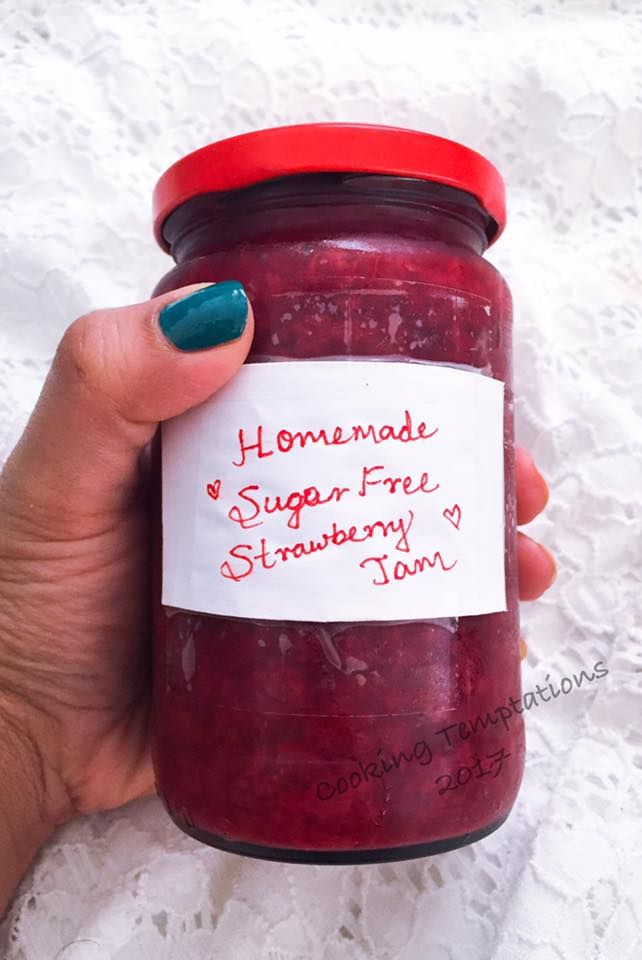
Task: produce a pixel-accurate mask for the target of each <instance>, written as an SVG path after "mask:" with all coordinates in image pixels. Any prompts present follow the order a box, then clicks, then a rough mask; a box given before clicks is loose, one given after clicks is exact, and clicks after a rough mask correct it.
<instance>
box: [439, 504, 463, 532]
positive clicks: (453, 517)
mask: <svg viewBox="0 0 642 960" xmlns="http://www.w3.org/2000/svg"><path fill="white" fill-rule="evenodd" d="M443 516H444V517H445V518H446V520H449V521H450V523H452V525H453V527H454V528H455V530H459V522H460V520H461V510H460V508H459V507H458V505H457V504H455V506H454V507H453V508H452V510H449V509H448V507H446V509H445V510H444V512H443Z"/></svg>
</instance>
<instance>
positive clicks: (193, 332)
mask: <svg viewBox="0 0 642 960" xmlns="http://www.w3.org/2000/svg"><path fill="white" fill-rule="evenodd" d="M247 312H248V301H247V294H246V292H245V289H244V287H243V284H242V283H239V282H238V281H237V280H224V281H222V282H221V283H214V284H212V285H211V286H209V287H203V289H202V290H197V291H196V292H195V293H190V294H189V295H188V296H187V297H181V299H180V300H175V301H174V302H173V303H168V304H167V306H166V307H163V309H162V310H161V312H160V316H159V318H158V322H159V325H160V328H161V330H162V331H163V333H164V334H165V336H166V337H167V339H168V340H170V341H171V342H172V343H173V344H174V346H175V347H178V349H179V350H207V349H208V348H209V347H216V346H219V345H220V344H222V343H229V342H230V340H236V339H237V338H238V337H240V336H241V334H242V333H243V331H244V330H245V326H246V324H247Z"/></svg>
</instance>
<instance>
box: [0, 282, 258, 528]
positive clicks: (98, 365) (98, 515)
mask: <svg viewBox="0 0 642 960" xmlns="http://www.w3.org/2000/svg"><path fill="white" fill-rule="evenodd" d="M252 332H253V316H252V309H251V307H250V305H249V302H248V299H247V296H246V294H245V290H244V289H243V287H242V286H241V284H240V283H237V282H236V281H225V282H223V283H217V284H208V285H203V284H198V285H192V286H189V287H184V288H182V289H180V290H174V291H172V292H171V293H166V294H163V295H162V296H160V297H156V298H154V299H153V300H148V301H147V302H145V303H138V304H134V305H133V306H130V307H121V308H117V309H112V310H97V311H96V312H94V313H90V314H87V315H86V316H84V317H81V318H80V319H79V320H76V321H75V323H73V324H72V325H71V326H70V327H69V328H68V330H67V332H66V333H65V335H64V337H63V339H62V341H61V343H60V345H59V347H58V350H57V352H56V356H55V358H54V362H53V365H52V368H51V370H50V372H49V374H48V376H47V379H46V381H45V384H44V387H43V390H42V393H41V395H40V398H39V400H38V403H37V405H36V408H35V410H34V412H33V414H32V416H31V419H30V421H29V423H28V425H27V428H26V430H25V432H24V434H23V436H22V438H21V440H20V441H19V443H18V445H17V447H16V449H15V450H14V452H13V453H12V455H11V457H10V458H9V460H8V461H7V464H6V466H5V469H4V471H3V476H2V492H3V493H4V494H5V495H7V494H8V495H9V498H10V503H11V505H12V510H14V511H15V504H16V503H21V504H24V506H25V509H26V510H28V514H29V517H28V519H29V521H30V522H33V523H34V524H36V526H37V527H38V528H42V527H44V528H45V529H46V530H48V531H50V530H52V527H54V526H57V525H58V524H60V525H61V526H62V528H63V529H64V532H65V536H70V537H71V536H74V532H73V531H74V530H77V531H80V532H82V533H83V534H85V535H86V534H88V533H89V532H90V531H91V530H92V529H99V528H100V527H102V525H103V523H104V521H105V519H107V518H108V517H109V516H110V515H111V516H113V514H114V513H118V512H119V511H122V509H123V508H124V507H125V506H126V505H127V504H128V503H129V502H130V501H131V496H132V490H133V489H134V488H135V487H136V485H137V481H138V477H139V467H138V464H139V457H140V453H141V451H142V450H143V449H144V448H145V446H146V445H147V444H148V443H149V441H150V440H151V439H152V437H153V435H154V433H155V431H156V428H157V425H158V423H159V421H161V420H167V419H169V418H170V417H174V416H177V415H178V414H180V413H184V412H185V411H186V410H188V409H189V408H190V407H193V406H196V404H198V403H202V402H203V401H204V400H206V399H207V398H208V397H210V396H211V395H212V394H214V393H216V391H217V390H219V389H220V388H221V387H222V386H223V384H224V383H226V381H227V380H229V379H230V377H232V376H233V375H234V374H235V373H236V371H237V370H238V369H239V367H240V366H241V364H242V363H243V361H244V360H245V357H246V356H247V353H248V351H249V349H250V344H251V341H252ZM24 519H26V517H25V518H24Z"/></svg>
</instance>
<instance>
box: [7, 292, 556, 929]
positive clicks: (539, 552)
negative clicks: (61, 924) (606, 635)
mask: <svg viewBox="0 0 642 960" xmlns="http://www.w3.org/2000/svg"><path fill="white" fill-rule="evenodd" d="M201 290H203V292H201V293H199V294H198V295H197V297H196V302H197V303H198V302H200V303H201V311H200V312H199V314H198V316H197V315H196V312H195V313H194V315H193V317H192V321H193V322H192V323H191V326H190V328H189V331H188V332H187V333H186V327H185V326H183V327H182V328H181V329H182V335H181V336H182V344H183V346H185V345H186V343H187V344H188V345H189V347H190V349H189V351H185V350H179V349H177V348H176V347H175V346H173V345H172V344H171V343H170V342H169V340H168V339H166V337H165V336H164V335H163V332H162V330H161V328H160V325H159V322H158V317H159V312H160V310H161V309H162V308H163V306H165V305H166V304H169V303H170V302H173V301H176V300H178V299H179V298H182V297H184V296H186V295H187V294H188V293H190V292H194V291H201ZM205 290H207V291H209V293H205ZM217 291H218V292H217ZM234 291H235V292H234ZM225 294H227V295H232V296H236V298H237V300H236V303H237V307H238V304H239V302H242V306H243V308H244V315H245V310H246V309H247V307H246V304H247V301H246V299H245V296H244V294H243V292H242V289H241V290H239V288H238V285H236V286H234V285H232V284H218V285H216V286H206V285H197V286H194V287H189V288H184V289H182V290H178V291H173V292H172V293H168V294H165V295H163V296H161V297H157V298H156V299H154V300H151V301H149V302H146V303H142V304H137V305H135V306H131V307H125V308H121V309H115V310H104V311H97V312H96V313H92V314H89V315H88V316H86V317H82V318H81V319H80V320H77V321H76V322H75V323H74V324H72V326H71V327H70V328H69V330H68V331H67V333H66V334H65V336H64V338H63V340H62V342H61V345H60V347H59V349H58V352H57V354H56V358H55V361H54V364H53V367H52V369H51V371H50V374H49V376H48V378H47V381H46V383H45V386H44V389H43V392H42V395H41V397H40V399H39V401H38V404H37V406H36V409H35V411H34V413H33V416H32V418H31V420H30V422H29V424H28V426H27V429H26V430H25V433H24V435H23V437H22V439H21V441H20V443H19V444H18V446H17V447H16V450H15V451H14V453H13V454H12V456H11V457H10V459H9V461H8V462H7V464H6V467H5V470H4V471H3V474H2V477H1V479H0V518H1V529H0V734H1V736H2V738H3V739H4V746H0V772H1V771H2V767H3V766H4V769H5V772H6V774H7V775H5V777H4V778H3V780H4V782H6V783H8V782H9V780H10V779H11V781H12V782H13V783H14V786H13V788H11V787H10V788H8V789H9V796H3V791H5V786H4V785H3V786H2V787H0V818H1V817H2V815H3V813H4V817H5V820H6V821H7V822H8V823H9V825H10V827H11V836H10V839H9V840H8V841H7V840H5V848H6V849H8V850H9V855H10V856H11V857H12V858H13V861H14V862H17V863H19V864H20V866H18V867H16V868H15V869H14V871H13V873H14V882H15V879H16V878H17V876H18V875H19V871H20V870H22V869H24V867H25V866H26V864H27V863H28V861H29V859H30V858H31V856H33V853H34V851H35V849H36V847H37V844H38V843H39V842H42V839H44V837H45V836H46V835H47V833H48V832H50V831H51V830H52V829H53V828H54V827H55V826H56V825H58V824H60V823H63V822H65V821H67V820H68V819H70V818H71V817H73V816H74V815H77V814H82V813H88V812H91V811H96V810H103V809H108V808H113V807H116V806H119V805H121V804H123V803H125V802H127V801H128V800H131V799H133V798H135V797H138V796H141V795H143V794H146V793H148V792H150V791H151V790H152V788H153V773H152V768H151V761H150V756H149V707H150V703H149V674H148V655H149V644H148V640H149V634H150V625H149V622H148V610H149V592H150V591H149V567H150V559H149V517H148V507H147V502H146V495H145V494H146V483H145V469H144V463H145V461H144V456H143V455H144V452H145V450H146V448H147V446H148V444H149V442H150V440H151V439H152V437H153V435H154V433H155V430H156V427H157V425H158V422H159V421H162V420H166V419H168V418H170V417H174V416H177V415H178V414H180V413H182V412H184V411H185V410H187V409H189V408H190V407H193V406H195V405H196V404H198V403H201V402H202V401H203V400H205V399H206V398H207V397H209V396H211V395H212V394H214V393H215V392H216V391H217V390H218V389H219V388H220V387H221V386H222V385H223V384H224V383H225V382H226V381H227V380H228V379H229V378H230V377H231V376H232V375H233V374H234V373H235V372H236V370H237V369H238V368H239V367H240V365H241V364H242V362H243V360H244V359H245V356H246V354H247V352H248V350H249V347H250V343H251V338H252V311H251V309H249V311H248V316H247V324H246V325H245V328H244V329H239V325H238V324H237V327H236V328H235V329H234V330H232V331H229V330H228V331H227V333H226V332H225V330H224V329H223V326H224V324H222V322H221V317H222V316H223V315H224V314H225V312H226V310H227V313H228V315H229V310H230V307H229V303H228V305H227V307H226V304H225V301H224V296H225ZM213 297H214V298H215V299H216V298H218V300H219V303H218V308H217V305H216V303H215V302H213V301H212V298H213ZM208 300H209V303H208ZM217 309H218V312H217ZM169 313H171V310H170V311H169ZM237 313H238V310H237ZM164 316H165V317H166V318H167V314H164ZM237 319H238V318H237ZM199 322H204V323H205V325H206V326H207V327H208V329H210V331H213V332H214V334H215V336H216V337H218V345H217V346H214V347H211V349H197V347H201V348H203V347H204V346H205V343H204V342H203V337H202V336H200V338H199V334H198V329H199V328H198V323H199ZM163 323H164V327H165V329H166V330H167V329H168V323H167V320H165V321H163ZM176 330H177V328H176V327H175V328H174V333H175V334H176ZM230 333H231V334H233V335H234V338H231V336H230V335H229V334H230ZM188 335H189V336H191V337H192V339H191V340H189V341H186V339H185V338H186V336H188ZM225 341H227V342H225ZM210 342H211V341H210ZM517 487H518V497H517V501H518V522H519V523H526V522H528V521H529V520H530V519H532V518H533V517H534V516H535V515H536V514H537V513H539V512H540V511H541V510H542V509H543V507H544V506H545V504H546V500H547V497H548V492H547V488H546V484H545V482H544V480H543V479H542V477H541V476H540V475H539V473H538V472H537V470H536V468H535V466H534V464H533V462H532V460H531V459H530V457H529V456H528V454H527V453H526V452H525V451H521V450H520V451H518V455H517ZM518 562H519V578H520V593H521V596H522V598H523V599H534V598H535V597H537V596H539V595H540V594H541V593H542V592H543V591H544V590H545V589H547V587H548V586H549V585H550V583H551V582H552V580H553V578H554V573H555V568H554V562H553V560H552V558H551V556H550V554H549V553H548V551H546V550H545V549H544V548H543V547H541V546H540V545H539V544H537V543H535V542H534V541H532V540H530V539H529V538H528V537H526V536H524V535H523V534H520V535H519V545H518ZM3 752H4V758H3ZM0 782H2V781H0ZM25 798H26V800H25ZM3 808H4V810H3ZM1 831H2V826H1V824H0V854H1V853H2V849H1V848H2V840H1ZM12 851H13V852H12ZM9 891H10V885H9V883H8V882H7V886H6V889H5V890H4V896H5V899H6V897H7V896H8V895H9ZM2 895H3V889H2V880H0V912H1V909H2Z"/></svg>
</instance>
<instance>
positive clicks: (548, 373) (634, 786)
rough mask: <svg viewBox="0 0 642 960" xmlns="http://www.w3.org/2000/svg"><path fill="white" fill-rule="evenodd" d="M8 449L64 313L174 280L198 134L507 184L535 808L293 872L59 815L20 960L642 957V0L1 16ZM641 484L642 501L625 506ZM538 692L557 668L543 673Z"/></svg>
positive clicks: (500, 250) (32, 889)
mask: <svg viewBox="0 0 642 960" xmlns="http://www.w3.org/2000/svg"><path fill="white" fill-rule="evenodd" d="M0 35H1V38H2V43H1V44H0V56H2V64H3V66H2V69H3V75H4V77H5V89H6V93H5V97H4V99H3V101H2V103H1V104H0V118H1V121H2V130H3V138H2V144H1V145H0V192H1V193H2V202H3V216H2V220H1V222H0V232H1V233H2V244H1V247H0V258H1V260H2V270H1V271H0V287H1V293H2V297H1V298H2V303H3V319H2V324H1V326H0V382H1V383H2V388H3V389H2V392H1V397H0V457H5V456H6V455H7V453H8V452H9V450H10V449H11V447H12V446H13V444H14V442H15V440H16V439H17V436H18V435H19V432H20V431H21V429H22V427H23V425H24V422H25V420H26V417H27V415H28V413H29V410H30V409H31V407H32V405H33V403H34V400H35V398H36V396H37V392H38V389H39V386H40V384H41V382H42V379H43V376H44V374H45V371H46V369H47V366H48V364H49V362H50V359H51V355H52V352H53V350H54V349H55V345H56V343H57V341H58V339H59V337H60V335H61V333H62V331H63V329H64V328H65V326H66V325H67V324H68V323H69V322H70V321H71V320H72V319H73V318H74V317H75V316H77V315H78V314H80V313H82V312H85V311H87V310H88V309H90V308H91V307H93V306H104V305H108V306H111V305H117V304H119V303H128V302H131V301H133V300H136V299H142V298H144V297H145V296H147V294H148V293H149V291H150V290H151V288H152V287H153V285H154V283H155V281H156V280H157V278H158V277H159V276H161V275H162V274H163V273H164V272H165V271H166V269H167V268H168V263H169V261H168V260H167V258H166V257H164V256H163V254H161V253H160V251H158V250H157V249H156V248H155V246H154V243H153V240H152V238H151V230H150V224H149V220H150V216H149V197H150V194H151V189H152V186H153V184H154V182H155V179H156V177H157V176H158V175H159V173H160V172H162V170H163V169H164V168H165V167H166V166H167V165H168V164H169V163H171V162H172V161H173V160H175V159H176V158H177V157H178V156H180V155H181V154H183V153H185V152H187V151H188V150H190V149H193V148H196V147H198V146H201V145H202V144H204V143H206V142H208V141H211V140H213V139H217V138H219V137H222V136H226V135H232V134H235V133H240V132H243V131H245V130H249V129H252V128H257V127H265V126H271V125H277V124H281V123H291V122H305V121H314V120H320V121H323V120H358V121H362V122H375V123H390V124H395V125H399V126H411V127H417V128H420V129H425V130H427V131H431V132H433V133H437V134H441V135H444V136H450V137H452V138H454V139H459V140H462V141H463V142H465V143H467V144H469V145H470V146H472V147H475V148H477V149H479V150H480V151H481V152H483V153H485V154H487V155H488V156H489V157H490V158H491V159H492V160H493V161H494V162H495V163H496V164H497V165H498V166H499V168H500V169H501V170H502V172H503V174H504V175H505V178H506V180H507V184H508V190H509V226H508V229H507V231H506V234H505V236H504V237H503V238H502V240H501V241H500V242H499V244H498V246H497V249H496V250H495V249H493V251H491V254H490V259H491V260H493V262H495V263H496V264H497V265H498V266H499V268H500V269H501V270H502V272H503V273H504V275H505V276H506V277H507V279H508V281H509V283H510V284H511V287H512V290H513V294H514V299H515V313H516V329H515V360H516V369H515V386H516V393H517V404H516V407H517V432H518V437H519V439H520V440H521V441H522V442H523V443H525V444H527V445H528V446H529V447H530V448H531V449H532V450H533V451H534V453H535V455H536V458H537V460H538V463H539V465H540V467H541V469H542V471H543V472H544V474H545V475H546V476H547V478H548V480H549V482H550V485H551V489H552V496H551V503H550V505H549V508H548V510H547V511H546V515H545V517H543V518H541V519H539V520H538V521H536V522H535V523H534V524H533V530H532V532H533V534H534V535H535V536H538V537H540V538H541V539H542V540H544V542H546V543H547V544H548V545H549V546H550V547H551V548H552V549H553V551H554V552H555V553H556V556H557V558H558V563H559V571H560V572H559V576H558V580H557V583H556V585H555V587H554V588H553V590H552V591H551V592H550V594H549V595H547V597H546V598H545V599H543V600H542V601H541V602H539V603H537V604H536V605H533V606H525V607H524V609H523V623H524V628H523V632H524V635H525V638H526V640H527V642H528V645H529V654H528V658H527V661H526V662H525V664H524V668H523V672H524V688H525V689H526V690H532V689H534V688H535V685H536V684H538V683H540V684H545V683H547V682H550V683H552V684H553V685H554V686H555V687H559V685H560V680H561V678H562V677H565V676H567V677H572V676H573V675H574V674H578V673H579V672H580V671H581V670H582V669H584V670H586V671H588V672H591V671H592V668H593V665H594V664H595V663H596V662H597V661H599V660H602V661H603V662H604V663H605V664H606V666H607V668H608V671H609V672H608V675H607V676H605V677H603V678H600V679H595V680H594V681H593V682H591V683H590V684H586V683H584V684H582V686H581V687H580V688H579V689H577V687H576V686H575V685H574V686H573V689H572V691H571V692H569V693H568V694H567V695H564V696H562V695H560V696H559V697H557V698H555V699H552V698H551V701H550V702H549V703H541V702H540V703H539V705H538V706H537V707H535V706H533V708H532V709H531V710H530V711H529V716H528V725H527V730H528V759H527V768H526V775H525V779H524V782H523V786H522V790H521V794H520V797H519V800H518V802H517V805H516V807H515V809H514V811H513V813H512V815H511V817H510V818H509V820H508V821H507V823H506V824H505V825H504V826H503V827H502V829H501V830H499V831H498V832H497V833H496V834H493V835H492V836H490V837H488V838H487V839H486V840H483V841H481V842H480V843H478V844H476V845H475V846H473V847H469V848H465V849H462V850H459V851H455V852H453V853H449V854H445V855H442V856H438V857H434V858H432V859H426V860H418V861H414V862H408V863H400V864H387V865H379V866H362V867H313V866H288V865H282V864H273V863H263V862H258V861H252V860H247V859H243V858H237V857H234V856H231V855H227V854H224V853H220V852H218V851H215V850H211V849H208V848H206V847H202V846H199V845H198V844H196V843H194V842H192V841H191V840H190V839H189V838H188V837H186V836H183V835H182V834H181V833H179V831H178V830H177V829H176V828H175V827H174V826H173V825H172V824H171V823H170V821H169V820H168V818H167V817H166V815H165V813H164V812H163V810H162V809H161V807H160V804H159V802H158V801H156V800H146V801H140V802H138V803H135V804H132V805H130V806H129V807H128V808H126V809H123V810H120V811H116V812H113V813H109V814H103V815H99V816H94V817H90V818H86V819H84V820H81V821H78V822H76V823H73V824H71V825H69V826H68V827H66V828H65V829H64V830H61V831H60V832H59V833H58V834H57V835H56V836H55V837H54V838H53V839H52V841H51V842H50V843H49V845H48V846H47V848H46V849H45V850H44V851H43V852H42V854H41V855H40V857H39V858H38V860H37V862H36V863H35V864H34V865H33V867H32V869H31V870H30V872H29V874H28V876H27V877H26V878H25V880H24V882H23V884H22V886H21V888H20V890H19V892H18V895H17V897H16V899H15V902H14V905H13V907H12V909H11V911H10V913H9V914H8V916H7V918H6V920H5V922H4V924H3V925H2V927H1V928H0V954H1V955H2V956H3V957H5V958H6V960H134V958H136V960H164V958H167V960H170V958H171V960H176V958H177V957H179V956H180V957H181V960H214V958H221V960H223V958H229V957H235V958H239V960H258V958H262V960H343V958H351V960H373V958H376V960H389V958H390V960H391V958H395V960H419V958H421V960H423V958H424V957H427V958H429V960H464V958H466V960H468V958H475V960H526V958H528V960H577V958H578V957H585V958H587V960H598V958H599V960H610V958H617V960H629V958H630V960H633V958H637V957H640V956H641V955H642V933H641V919H642V918H641V916H640V901H639V895H638V898H637V900H636V898H635V897H634V893H633V891H634V890H636V889H637V890H638V891H639V890H640V889H642V855H641V851H642V827H641V824H642V792H641V791H640V768H642V736H641V735H640V733H639V717H640V712H641V709H642V682H641V677H642V660H641V657H640V649H641V648H640V640H641V639H642V630H641V623H642V616H641V610H640V595H641V593H642V590H641V585H640V573H639V571H640V569H641V562H640V561H641V559H642V558H641V556H640V554H641V549H640V544H641V543H642V537H641V536H640V534H641V530H640V526H641V523H640V520H641V517H640V511H639V508H638V503H639V500H640V497H639V492H638V491H639V490H640V489H641V488H642V389H641V384H640V380H641V378H642V373H641V371H642V336H641V334H640V324H641V322H642V268H641V266H640V262H641V260H640V256H639V243H640V216H641V214H642V204H641V203H640V199H641V189H642V188H641V178H642V71H641V70H640V62H639V51H640V44H641V42H642V5H641V4H640V2H639V0H611V2H609V3H608V4H607V3H605V2H603V0H551V2H548V3H546V4H543V3H537V2H535V0H533V2H521V0H487V2H486V3H483V4H481V3H478V2H477V0H451V2H450V3H449V4H447V5H444V4H441V3H438V2H433V0H419V2H413V0H387V2H379V0H352V2H351V3H350V4H345V3H343V2H342V0H265V2H264V0H239V2H237V3H236V4H224V3H222V2H217V0H213V2H210V3H207V4H204V3H199V2H197V0H174V2H172V3H169V2H167V0H156V2H155V3H151V2H147V0H131V2H129V3H126V2H124V0H100V2H99V0H83V2H82V3H81V2H80V0H78V2H73V0H69V2H59V3H51V4H45V3H43V2H40V0H34V2H31V3H28V4H27V3H25V4H22V3H20V4H18V3H11V2H10V0H9V2H6V3H5V4H4V5H3V17H2V24H1V26H0ZM634 491H635V493H634ZM547 677H548V679H547Z"/></svg>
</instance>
